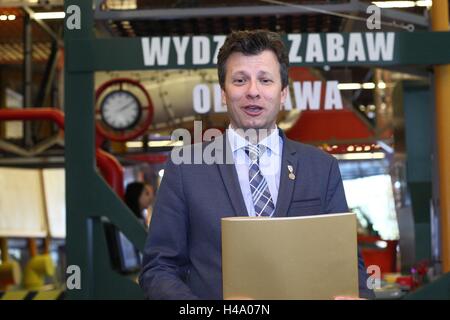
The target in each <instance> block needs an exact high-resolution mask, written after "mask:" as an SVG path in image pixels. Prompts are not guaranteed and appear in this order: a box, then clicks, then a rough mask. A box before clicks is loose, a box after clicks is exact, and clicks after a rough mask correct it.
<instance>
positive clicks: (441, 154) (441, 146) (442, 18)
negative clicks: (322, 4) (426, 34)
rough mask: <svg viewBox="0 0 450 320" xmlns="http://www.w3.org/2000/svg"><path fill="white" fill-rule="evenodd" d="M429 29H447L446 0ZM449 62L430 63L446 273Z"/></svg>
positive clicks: (449, 248)
mask: <svg viewBox="0 0 450 320" xmlns="http://www.w3.org/2000/svg"><path fill="white" fill-rule="evenodd" d="M431 27H432V30H433V31H445V32H448V31H449V14H448V1H433V6H432V7H431ZM449 87H450V65H448V64H447V65H439V66H434V93H435V105H436V140H437V148H438V163H439V181H440V184H439V204H440V208H439V211H440V222H441V223H440V226H441V245H442V246H441V247H442V254H441V259H442V271H443V272H444V273H445V272H450V139H449V137H450V106H449V104H450V90H449V89H448V88H449Z"/></svg>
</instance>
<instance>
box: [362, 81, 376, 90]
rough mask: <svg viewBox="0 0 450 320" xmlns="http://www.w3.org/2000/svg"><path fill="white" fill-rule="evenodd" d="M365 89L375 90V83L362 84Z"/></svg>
mask: <svg viewBox="0 0 450 320" xmlns="http://www.w3.org/2000/svg"><path fill="white" fill-rule="evenodd" d="M362 88H363V89H375V83H373V82H366V83H363V84H362Z"/></svg>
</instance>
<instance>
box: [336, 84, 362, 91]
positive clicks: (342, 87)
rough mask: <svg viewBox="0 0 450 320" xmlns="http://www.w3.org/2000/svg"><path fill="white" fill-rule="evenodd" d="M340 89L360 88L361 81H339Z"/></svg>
mask: <svg viewBox="0 0 450 320" xmlns="http://www.w3.org/2000/svg"><path fill="white" fill-rule="evenodd" d="M338 89H339V90H358V89H361V84H360V83H338Z"/></svg>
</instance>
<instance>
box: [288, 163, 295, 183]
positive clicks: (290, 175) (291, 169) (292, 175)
mask: <svg viewBox="0 0 450 320" xmlns="http://www.w3.org/2000/svg"><path fill="white" fill-rule="evenodd" d="M287 168H288V170H289V176H288V177H289V179H291V180H294V179H295V174H294V167H293V166H291V165H288V166H287Z"/></svg>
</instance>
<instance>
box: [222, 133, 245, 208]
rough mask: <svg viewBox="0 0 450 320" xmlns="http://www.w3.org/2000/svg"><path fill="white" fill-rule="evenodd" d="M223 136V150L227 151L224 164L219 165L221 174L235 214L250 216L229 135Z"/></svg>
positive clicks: (223, 154)
mask: <svg viewBox="0 0 450 320" xmlns="http://www.w3.org/2000/svg"><path fill="white" fill-rule="evenodd" d="M221 137H222V139H223V143H222V145H223V149H222V150H225V152H222V159H223V164H218V165H217V166H218V168H219V172H220V175H221V176H222V180H223V183H224V185H225V189H226V190H227V193H228V196H229V198H230V202H231V205H232V206H233V209H234V214H235V215H237V216H248V212H247V207H246V206H245V202H244V198H243V197H242V191H241V186H240V185H239V178H238V176H237V172H236V167H235V165H234V161H233V153H232V151H231V147H230V143H229V141H228V136H227V135H226V134H224V135H222V136H221Z"/></svg>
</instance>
